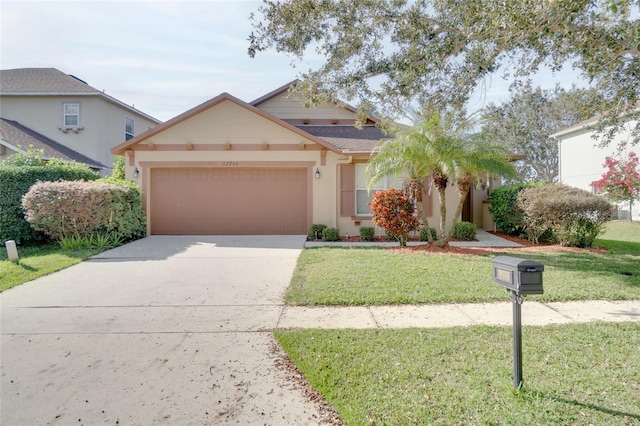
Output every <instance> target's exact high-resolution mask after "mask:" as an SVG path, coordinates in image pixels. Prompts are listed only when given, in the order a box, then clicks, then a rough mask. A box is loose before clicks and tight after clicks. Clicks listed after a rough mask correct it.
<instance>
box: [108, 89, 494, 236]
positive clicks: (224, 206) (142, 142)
mask: <svg viewBox="0 0 640 426" xmlns="http://www.w3.org/2000/svg"><path fill="white" fill-rule="evenodd" d="M291 84H295V82H292V83H290V84H287V85H285V86H282V87H280V88H279V89H276V90H275V91H273V92H271V93H269V94H267V95H265V96H263V97H261V98H259V99H257V100H255V101H253V102H251V103H246V102H243V101H241V100H239V99H237V98H235V97H233V96H231V95H229V94H227V93H223V94H221V95H219V96H217V97H215V98H213V99H211V100H209V101H207V102H205V103H203V104H201V105H199V106H196V107H195V108H193V109H191V110H189V111H187V112H185V113H183V114H180V115H178V116H177V117H175V118H173V119H171V120H169V121H167V122H165V123H163V124H161V125H159V126H157V127H155V128H153V129H151V130H149V131H147V132H145V133H143V134H142V135H139V136H137V137H135V138H133V139H132V140H130V141H128V142H125V143H123V144H121V145H119V146H117V147H115V148H114V149H113V150H112V152H113V153H114V154H117V155H124V156H125V159H126V164H127V169H126V176H127V178H128V179H131V180H133V181H134V182H137V183H138V184H139V185H140V187H141V192H142V195H143V201H144V206H145V209H146V212H147V219H148V224H147V226H148V232H149V234H306V233H307V232H308V230H309V228H310V226H311V225H312V224H314V223H318V224H324V225H327V226H330V227H337V228H339V229H340V234H341V235H345V234H349V235H358V234H359V227H360V226H373V225H372V222H371V212H370V209H369V206H368V204H367V203H368V202H369V201H370V200H371V196H372V193H369V192H368V191H367V178H366V175H365V168H366V165H367V162H368V160H369V157H370V155H371V152H372V150H373V148H374V146H375V145H376V144H377V143H378V141H380V139H381V138H383V137H384V134H383V133H382V131H380V130H379V129H378V128H377V127H376V123H377V121H376V119H375V118H370V119H368V120H367V122H366V123H365V125H364V127H363V128H362V129H361V130H359V129H357V128H356V127H355V118H356V115H355V109H354V108H352V107H348V106H347V107H345V108H341V107H338V106H329V107H320V108H314V109H307V108H305V107H304V105H303V103H302V102H301V101H298V100H296V99H295V98H293V97H292V96H290V95H289V92H288V89H289V87H290V85H291ZM401 183H402V182H401V181H400V180H398V179H394V178H389V179H385V181H384V182H380V183H379V184H378V185H375V188H374V190H375V189H384V188H387V187H388V186H395V187H399V186H400V185H401ZM448 197H449V205H448V208H450V209H452V210H451V211H453V209H455V205H456V203H457V194H456V193H455V188H450V189H449V193H448ZM485 198H486V190H481V191H475V192H474V194H473V196H471V197H470V201H471V202H470V203H469V208H468V209H467V212H466V213H465V215H466V217H465V219H466V220H471V221H473V222H475V223H477V224H478V225H482V224H483V217H482V210H483V203H482V202H483V200H484V199H485ZM436 203H437V195H436V191H433V193H432V194H430V195H428V196H426V197H425V202H424V206H425V209H426V211H427V212H429V214H430V220H432V222H431V223H430V224H431V225H432V226H437V223H438V222H437V221H438V220H439V216H438V213H439V210H438V208H437V206H434V204H436ZM485 208H486V206H485Z"/></svg>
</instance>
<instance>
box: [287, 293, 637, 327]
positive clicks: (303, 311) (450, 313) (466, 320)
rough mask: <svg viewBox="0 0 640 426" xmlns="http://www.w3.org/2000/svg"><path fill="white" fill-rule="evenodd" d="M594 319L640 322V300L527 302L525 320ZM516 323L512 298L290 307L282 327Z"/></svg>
mask: <svg viewBox="0 0 640 426" xmlns="http://www.w3.org/2000/svg"><path fill="white" fill-rule="evenodd" d="M589 321H607V322H621V321H635V322H638V323H640V300H631V301H612V302H610V301H605V300H592V301H581V302H551V303H541V302H534V301H526V300H525V302H524V303H523V304H522V323H523V325H547V324H569V323H581V322H589ZM480 324H483V325H503V326H507V325H511V324H512V304H511V302H498V303H471V304H451V305H402V306H357V307H326V306H318V307H304V306H286V307H284V309H283V312H282V315H281V317H280V319H279V321H278V325H277V328H281V329H289V328H325V329H338V328H412V327H421V328H443V327H463V326H470V325H480Z"/></svg>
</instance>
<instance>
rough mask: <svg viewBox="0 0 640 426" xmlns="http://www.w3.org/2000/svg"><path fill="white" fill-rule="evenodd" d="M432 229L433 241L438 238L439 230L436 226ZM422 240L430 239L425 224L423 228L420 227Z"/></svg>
mask: <svg viewBox="0 0 640 426" xmlns="http://www.w3.org/2000/svg"><path fill="white" fill-rule="evenodd" d="M430 229H431V239H432V240H433V241H435V240H437V239H438V231H436V228H430ZM420 241H429V236H428V234H427V228H425V227H424V226H423V227H422V228H420Z"/></svg>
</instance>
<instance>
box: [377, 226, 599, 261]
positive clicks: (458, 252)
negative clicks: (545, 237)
mask: <svg viewBox="0 0 640 426" xmlns="http://www.w3.org/2000/svg"><path fill="white" fill-rule="evenodd" d="M489 233H490V234H493V235H495V236H497V237H500V238H504V239H505V240H509V241H512V242H515V243H518V244H520V245H522V247H456V246H452V245H449V244H447V245H446V246H445V247H442V248H441V247H437V246H436V245H435V244H431V245H427V244H424V245H419V246H410V247H405V248H400V247H391V248H389V249H388V250H391V251H394V252H398V253H428V254H443V255H453V256H484V255H487V254H492V253H504V252H513V253H520V252H521V253H530V252H545V253H549V252H557V253H563V252H564V253H567V252H573V253H584V252H591V253H606V252H607V249H604V248H587V249H583V248H576V247H564V246H561V245H557V244H545V243H543V244H533V243H531V242H529V241H527V240H525V239H522V238H518V237H512V236H510V235H506V234H503V233H501V232H491V231H490V232H489ZM452 241H454V240H452Z"/></svg>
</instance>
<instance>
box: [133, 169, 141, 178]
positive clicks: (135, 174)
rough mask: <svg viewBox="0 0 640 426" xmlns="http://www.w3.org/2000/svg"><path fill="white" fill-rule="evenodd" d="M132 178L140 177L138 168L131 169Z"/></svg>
mask: <svg viewBox="0 0 640 426" xmlns="http://www.w3.org/2000/svg"><path fill="white" fill-rule="evenodd" d="M133 177H134V178H136V179H138V178H139V177H140V170H138V168H137V167H136V168H135V169H133Z"/></svg>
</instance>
